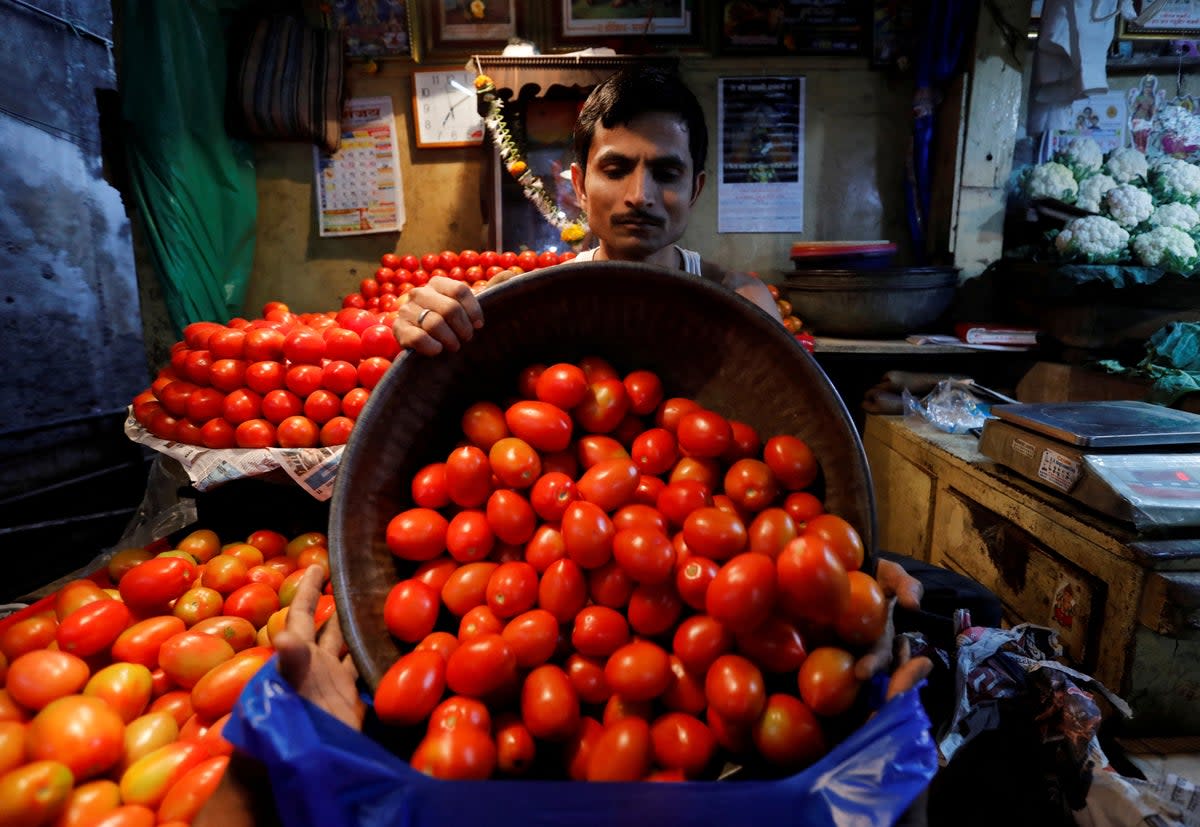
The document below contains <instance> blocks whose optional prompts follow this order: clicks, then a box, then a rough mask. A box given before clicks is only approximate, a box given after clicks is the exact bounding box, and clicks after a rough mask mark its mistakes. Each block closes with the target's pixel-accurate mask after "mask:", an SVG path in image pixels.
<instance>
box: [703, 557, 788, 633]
mask: <svg viewBox="0 0 1200 827" xmlns="http://www.w3.org/2000/svg"><path fill="white" fill-rule="evenodd" d="M775 590H776V586H775V564H774V562H772V560H771V558H770V557H767V556H766V555H765V554H755V553H754V552H746V553H745V554H739V555H738V556H736V557H734V558H733V559H732V560H730V561H729V562H728V563H726V564H725V565H723V566H722V567H721V570H720V571H718V572H717V576H716V577H714V578H713V581H712V582H711V583H710V584H709V586H708V592H707V594H706V595H705V601H704V606H705V609H706V611H707V612H708V614H709V615H710V616H712V617H713V618H714V619H715V620H717V621H718V622H719V623H721V625H723V626H725V627H726V628H727V629H729V630H730V631H732V632H734V633H737V632H749V631H751V630H752V629H755V628H757V627H758V626H760V625H761V624H762V623H763V621H765V620H766V619H767V616H768V615H769V614H770V613H771V608H772V607H773V606H774V605H775Z"/></svg>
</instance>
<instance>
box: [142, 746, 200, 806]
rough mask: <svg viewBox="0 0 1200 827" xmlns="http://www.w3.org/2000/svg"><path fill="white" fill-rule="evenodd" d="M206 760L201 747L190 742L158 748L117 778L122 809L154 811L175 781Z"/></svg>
mask: <svg viewBox="0 0 1200 827" xmlns="http://www.w3.org/2000/svg"><path fill="white" fill-rule="evenodd" d="M208 758H209V755H208V753H207V752H206V751H205V749H204V747H202V746H201V745H200V744H198V743H196V742H194V741H176V742H175V743H173V744H166V745H165V746H161V747H159V748H158V749H156V750H154V751H153V752H150V753H148V754H146V755H143V756H142V757H141V758H139V759H138V760H137V761H135V762H134V763H133V764H132V765H130V766H129V768H128V769H126V770H125V772H123V773H122V774H121V782H120V787H121V800H122V801H123V802H125V804H126V805H131V804H132V805H139V806H142V807H151V808H154V807H157V806H158V805H159V804H160V803H161V802H162V800H163V799H164V798H165V797H166V795H167V792H168V791H169V790H170V789H171V787H172V786H174V784H175V783H176V782H177V781H179V779H181V778H183V777H184V776H185V775H187V773H188V771H189V770H190V769H191V768H192V767H195V766H197V765H199V764H201V763H202V762H204V761H206V760H208ZM151 815H152V816H153V814H151Z"/></svg>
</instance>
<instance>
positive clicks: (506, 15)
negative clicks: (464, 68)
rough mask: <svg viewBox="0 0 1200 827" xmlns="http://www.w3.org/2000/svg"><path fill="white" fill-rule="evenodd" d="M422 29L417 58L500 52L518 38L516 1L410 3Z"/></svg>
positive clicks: (425, 0)
mask: <svg viewBox="0 0 1200 827" xmlns="http://www.w3.org/2000/svg"><path fill="white" fill-rule="evenodd" d="M408 2H410V3H413V4H415V6H416V10H417V13H416V14H414V15H413V26H414V28H417V29H420V38H419V43H420V44H421V45H420V48H418V49H417V50H416V51H415V53H414V57H415V58H416V60H417V61H418V62H419V61H420V60H422V59H423V58H424V57H426V56H428V55H433V56H438V57H444V56H451V55H469V54H471V53H473V52H478V51H496V52H499V51H500V50H501V49H503V48H504V46H505V45H506V44H507V43H508V40H509V38H511V37H514V36H515V35H516V34H517V2H516V0H408Z"/></svg>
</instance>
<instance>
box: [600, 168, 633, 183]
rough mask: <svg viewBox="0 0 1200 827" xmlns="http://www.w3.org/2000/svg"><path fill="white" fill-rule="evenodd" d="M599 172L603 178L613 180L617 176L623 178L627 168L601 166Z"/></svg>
mask: <svg viewBox="0 0 1200 827" xmlns="http://www.w3.org/2000/svg"><path fill="white" fill-rule="evenodd" d="M600 172H601V173H602V174H603V175H604V177H605V178H610V179H612V180H614V181H615V180H616V179H618V178H623V177H624V176H625V175H626V174H627V173H628V172H629V170H628V169H627V168H625V167H602V168H601V169H600Z"/></svg>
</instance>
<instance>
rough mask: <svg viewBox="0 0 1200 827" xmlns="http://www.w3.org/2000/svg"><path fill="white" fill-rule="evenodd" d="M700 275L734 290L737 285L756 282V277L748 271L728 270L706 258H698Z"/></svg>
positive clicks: (743, 285) (741, 285) (742, 285)
mask: <svg viewBox="0 0 1200 827" xmlns="http://www.w3.org/2000/svg"><path fill="white" fill-rule="evenodd" d="M700 275H701V276H703V277H704V278H706V279H708V280H709V281H715V282H716V283H717V284H723V285H725V286H726V287H728V288H730V289H732V290H736V289H737V288H739V287H745V286H746V285H748V284H754V283H757V282H758V279H756V278H755V277H754V276H751V275H750V274H748V273H741V272H738V271H737V270H730V269H728V268H726V267H722V266H721V265H720V264H717V263H716V262H715V261H708V260H707V259H701V260H700Z"/></svg>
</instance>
